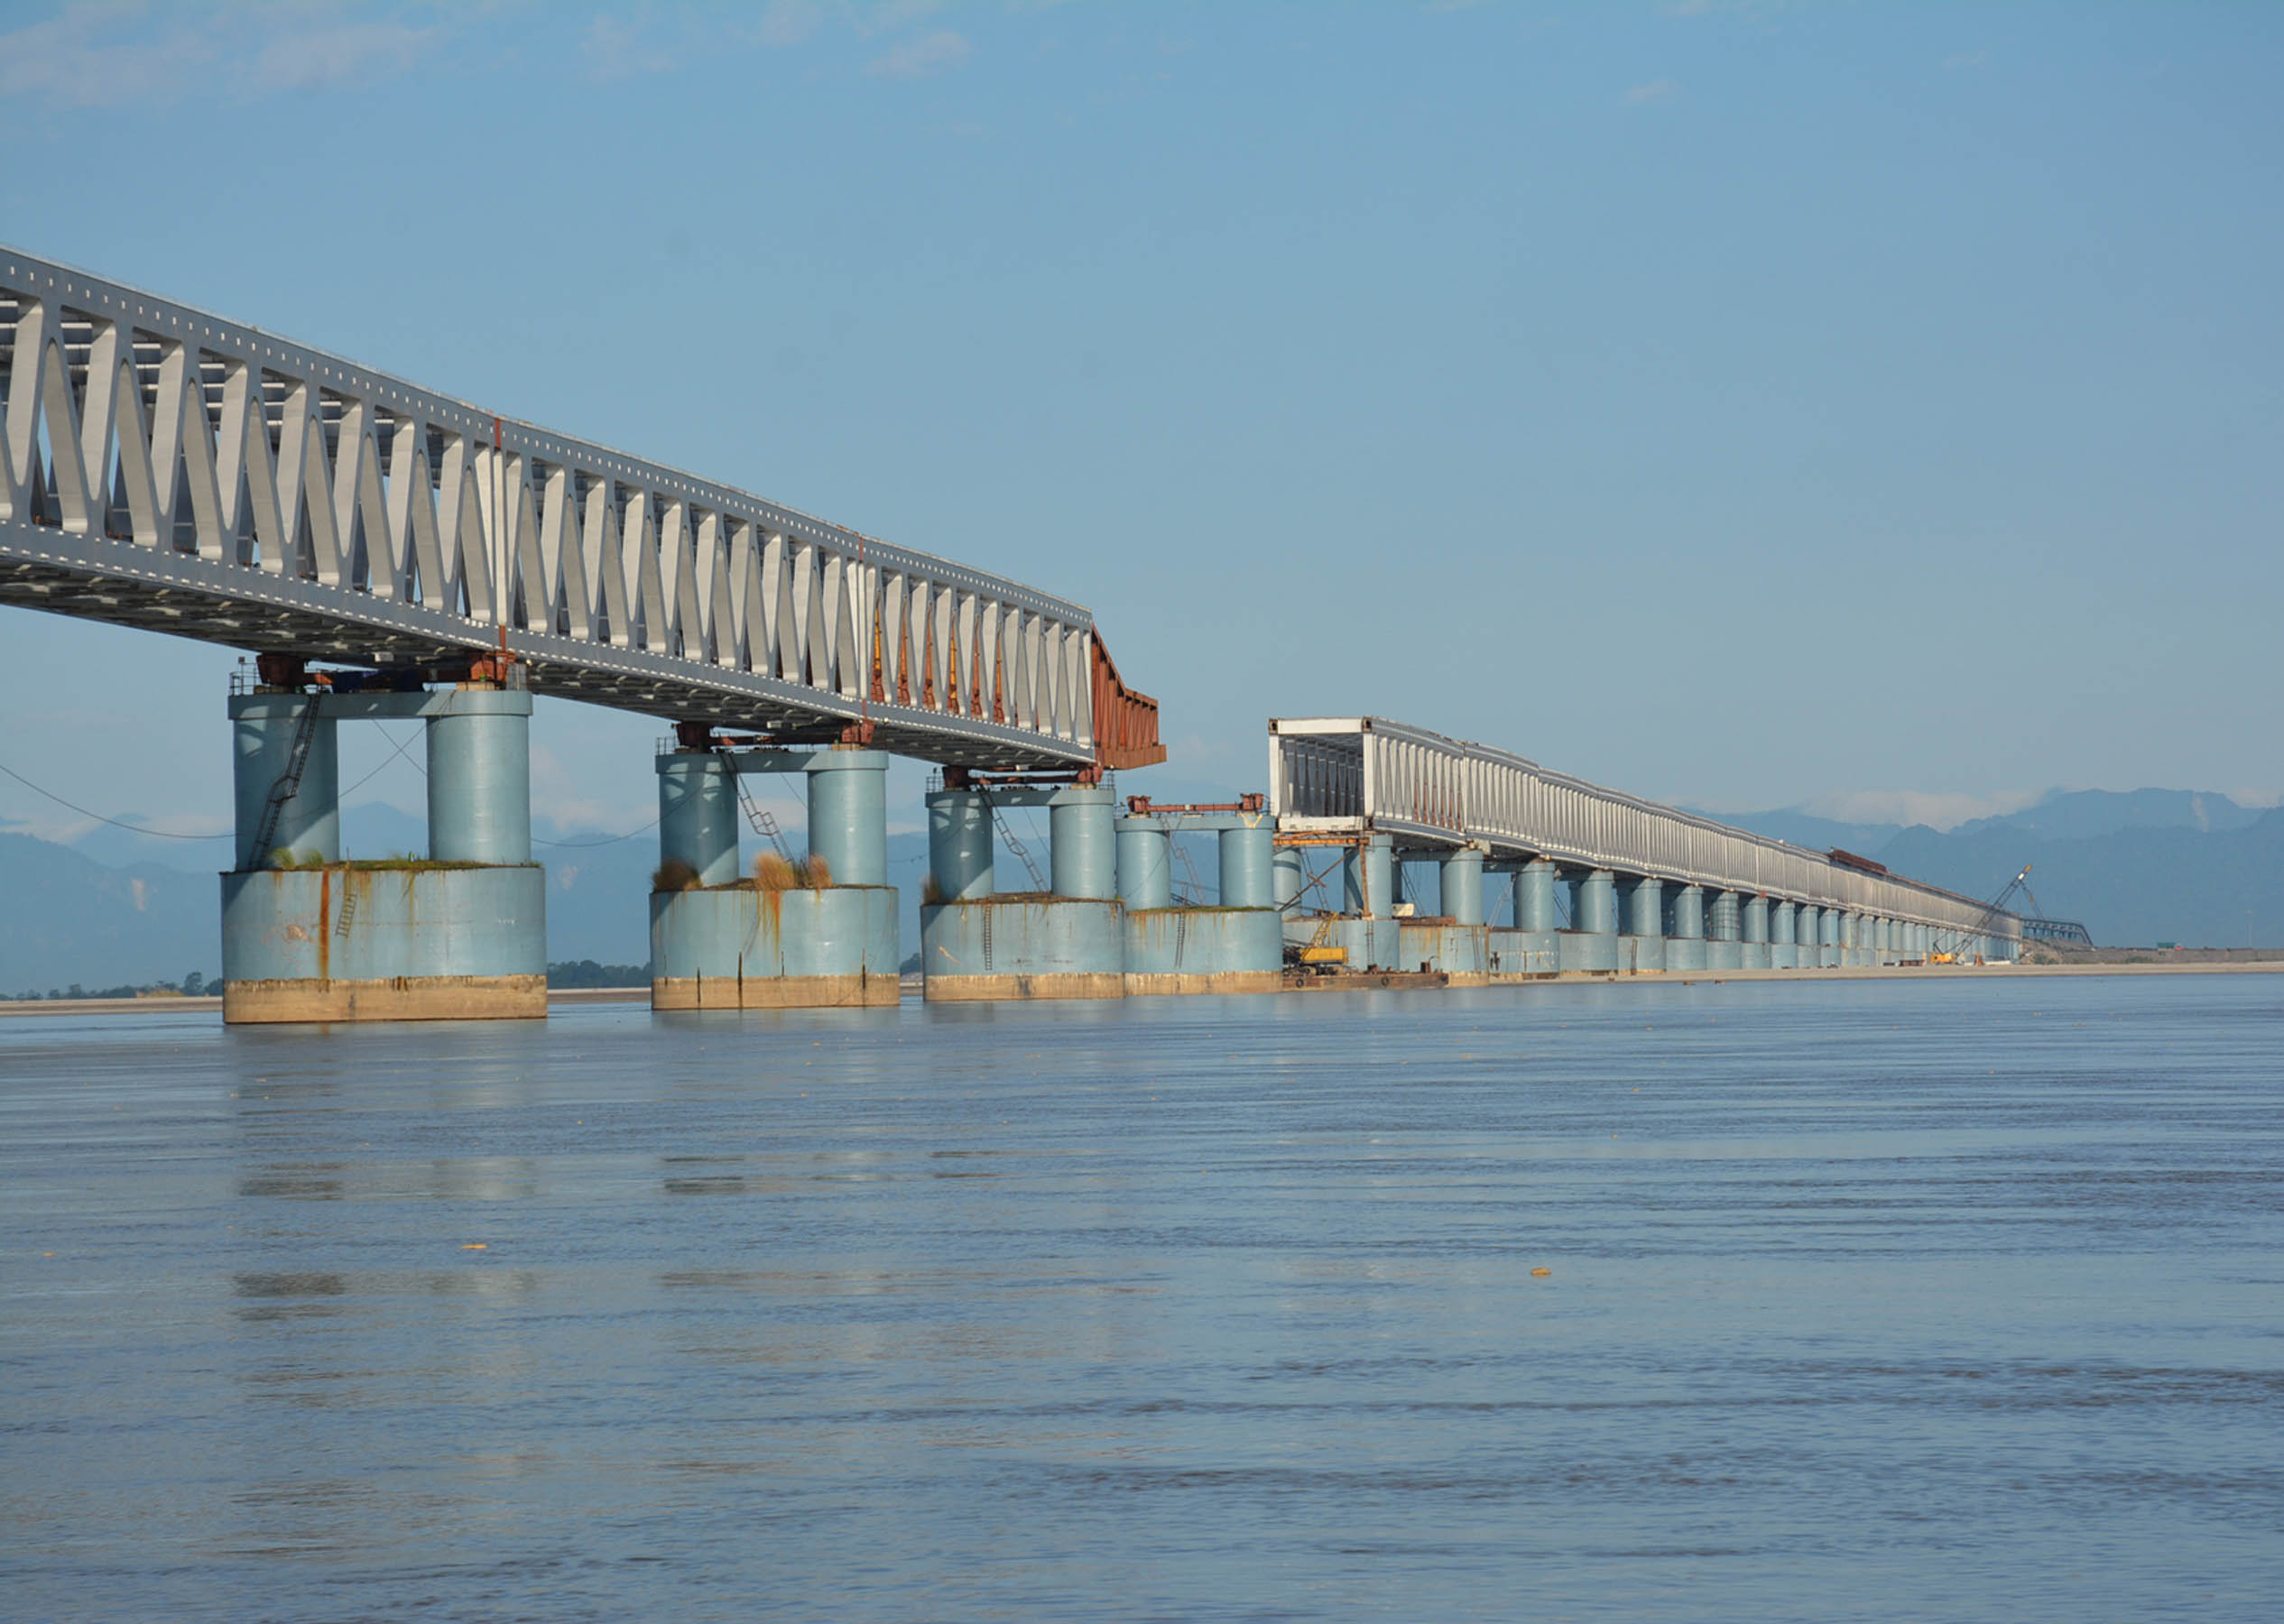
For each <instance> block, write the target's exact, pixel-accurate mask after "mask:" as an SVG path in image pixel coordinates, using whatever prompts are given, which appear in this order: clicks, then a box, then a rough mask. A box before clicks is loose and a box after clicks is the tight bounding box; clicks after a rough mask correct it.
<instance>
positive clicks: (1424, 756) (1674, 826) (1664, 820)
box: [1269, 716, 2023, 969]
mask: <svg viewBox="0 0 2284 1624" xmlns="http://www.w3.org/2000/svg"><path fill="white" fill-rule="evenodd" d="M1269 730H1270V760H1269V805H1270V809H1271V811H1273V812H1274V813H1275V814H1276V817H1277V827H1278V831H1279V838H1280V839H1281V840H1283V841H1285V842H1286V843H1287V844H1310V843H1315V844H1338V845H1343V846H1347V847H1351V848H1353V849H1354V850H1355V852H1356V853H1357V854H1358V855H1357V857H1356V858H1355V859H1353V860H1352V862H1351V872H1350V875H1349V877H1348V879H1347V880H1346V881H1345V900H1346V901H1347V903H1348V904H1349V905H1350V907H1349V911H1352V912H1355V913H1356V914H1359V915H1362V916H1364V917H1372V916H1375V915H1388V914H1389V913H1390V912H1391V909H1392V906H1394V905H1396V904H1398V903H1400V902H1401V898H1399V897H1398V896H1397V895H1396V891H1397V888H1398V886H1399V885H1400V883H1401V881H1400V876H1401V867H1400V866H1398V865H1399V864H1400V863H1401V861H1402V860H1403V858H1404V857H1407V856H1409V857H1413V858H1426V859H1430V860H1434V861H1438V862H1439V863H1441V864H1442V876H1443V886H1442V890H1443V893H1444V894H1443V896H1442V897H1440V898H1439V906H1440V907H1441V908H1442V909H1443V912H1444V914H1445V915H1447V916H1449V917H1450V918H1452V919H1453V920H1454V922H1455V923H1456V924H1458V925H1461V926H1475V925H1480V924H1481V923H1482V915H1481V912H1480V911H1479V910H1480V908H1481V892H1480V881H1481V876H1482V873H1483V872H1484V869H1485V868H1486V867H1489V868H1492V869H1494V870H1495V869H1498V868H1507V869H1510V870H1512V871H1513V872H1514V874H1515V888H1514V897H1515V909H1514V920H1513V924H1514V927H1515V928H1516V929H1517V930H1519V931H1523V932H1531V933H1549V932H1552V931H1554V929H1555V926H1556V920H1555V918H1553V917H1552V910H1553V881H1554V880H1555V878H1556V877H1557V876H1558V875H1560V874H1567V875H1571V876H1574V877H1576V881H1577V895H1576V896H1575V898H1574V904H1573V907H1572V909H1571V921H1570V928H1571V930H1573V931H1577V932H1585V933H1588V934H1601V935H1608V936H1610V937H1613V938H1615V937H1619V936H1622V935H1623V936H1626V937H1633V938H1635V939H1636V942H1637V946H1636V947H1635V948H1634V949H1633V951H1634V952H1635V953H1636V954H1637V955H1648V954H1654V955H1656V964H1655V966H1654V967H1656V968H1660V969H1663V968H1668V967H1671V968H1690V969H1695V968H1704V967H1710V968H1724V967H1727V968H1785V967H1788V964H1786V963H1785V962H1781V961H1784V960H1786V957H1787V955H1785V954H1783V953H1778V954H1776V955H1774V956H1773V958H1770V957H1765V956H1762V955H1754V954H1752V953H1750V952H1742V953H1738V954H1736V955H1729V954H1725V953H1724V952H1723V951H1722V947H1723V946H1724V945H1736V946H1744V947H1748V948H1749V947H1751V946H1754V945H1759V946H1762V947H1763V950H1764V954H1765V952H1766V948H1767V946H1768V945H1769V944H1771V943H1775V944H1777V945H1779V946H1789V947H1790V948H1791V949H1792V954H1791V955H1790V959H1789V964H1790V967H1803V966H1806V965H1822V964H1881V963H1889V962H1900V961H1902V960H1904V959H1906V958H1907V957H1908V958H1910V959H1923V958H1925V957H1928V956H1930V955H1936V954H1941V955H1946V956H1957V955H1974V956H1978V957H1992V958H2011V957H2012V956H2014V954H2015V951H2016V950H2017V947H2018V946H2019V944H2020V939H2021V937H2022V934H2023V930H2022V921H2021V920H2020V918H2018V917H2017V916H2015V915H2013V914H2011V913H2009V912H2007V911H2005V910H2004V909H2000V908H1996V907H1993V905H1991V904H1989V903H1985V902H1981V901H1978V900H1975V899H1974V898H1972V897H1963V896H1960V895H1958V894H1957V893H1956V892H1952V891H1947V890H1942V889H1940V888H1939V887H1937V886H1932V885H1926V884H1922V883H1920V882H1919V881H1914V880H1908V879H1905V878H1903V877H1902V876H1900V875H1897V874H1891V873H1889V872H1887V870H1886V869H1884V868H1883V867H1882V866H1881V865H1880V864H1878V863H1873V862H1870V861H1869V860H1867V859H1864V858H1861V857H1853V856H1851V855H1850V854H1846V853H1845V852H1816V851H1809V850H1807V849H1804V848H1802V847H1799V846H1795V845H1790V844H1786V843H1785V842H1783V841H1780V840H1772V839H1770V838H1769V837H1768V836H1766V835H1755V834H1753V833H1752V832H1751V831H1749V830H1745V829H1739V828H1734V827H1731V826H1728V825H1725V824H1722V823H1718V822H1716V821H1715V820H1714V819H1712V818H1708V817H1698V816H1697V815H1696V814H1694V813H1689V812H1684V811H1681V810H1679V809H1678V808H1677V807H1665V806H1660V805H1659V804H1657V803H1656V802H1654V801H1648V800H1643V799H1642V798H1640V797H1638V796H1632V795H1628V794H1626V793H1624V792H1623V791H1622V790H1616V789H1604V788H1603V787H1602V786H1600V785H1597V784H1591V783H1588V782H1586V780H1583V779H1577V778H1573V777H1570V776H1569V775H1568V774H1567V773H1561V772H1556V771H1553V770H1549V769H1548V768H1545V767H1541V766H1540V765H1539V764H1538V763H1537V762H1535V761H1530V760H1527V759H1525V758H1524V757H1522V756H1519V755H1513V754H1511V753H1509V752H1506V751H1503V750H1495V749H1493V748H1491V747H1489V746H1487V745H1483V744H1476V743H1466V742H1463V741H1460V740H1457V739H1451V738H1447V737H1445V736H1444V735H1443V734H1438V733H1432V732H1429V730H1428V729H1426V728H1421V727H1412V726H1409V725H1406V724H1402V723H1399V722H1391V721H1388V720H1385V719H1383V718H1381V717H1376V716H1350V717H1283V718H1279V719H1276V720H1273V721H1271V723H1270V724H1269ZM1375 851H1376V852H1377V853H1379V854H1380V855H1379V856H1378V858H1377V860H1376V861H1374V860H1373V853H1374V852H1375ZM1596 876H1598V877H1599V880H1598V881H1597V880H1596V878H1595V877H1596ZM1621 883H1623V885H1624V887H1625V890H1626V897H1625V901H1626V905H1627V906H1626V910H1625V918H1624V919H1623V926H1624V929H1623V931H1621V930H1620V929H1619V925H1620V923H1621V921H1620V920H1619V919H1618V918H1617V917H1616V901H1617V896H1616V892H1617V888H1618V886H1619V885H1620V884H1621ZM1605 906H1606V907H1607V909H1608V914H1607V926H1606V928H1604V925H1603V921H1602V919H1601V918H1598V917H1597V916H1600V915H1602V914H1603V912H1604V907H1605ZM1772 914H1773V915H1774V921H1773V922H1772V919H1771V915H1772ZM1786 923H1789V924H1791V925H1792V927H1793V928H1794V932H1795V934H1792V935H1789V936H1788V935H1786V934H1785V933H1784V931H1783V930H1782V928H1781V926H1782V925H1784V924H1786ZM1772 933H1773V934H1772ZM1646 944H1656V946H1654V947H1651V946H1645V945H1646ZM1559 948H1560V945H1552V946H1546V947H1545V948H1544V949H1543V951H1544V952H1545V953H1547V954H1550V955H1557V954H1558V952H1559ZM1366 951H1372V949H1366ZM1530 951H1540V949H1537V948H1532V949H1530ZM1611 951H1612V952H1613V953H1615V952H1616V951H1617V944H1616V943H1615V941H1613V943H1612V945H1611ZM1803 954H1807V955H1810V956H1807V957H1802V956H1801V955H1803ZM1378 962H1381V963H1395V962H1400V961H1399V960H1396V959H1392V958H1388V959H1381V960H1379V961H1378ZM1554 962H1555V961H1554V960H1551V959H1550V960H1549V964H1552V963H1554ZM1563 967H1572V966H1568V965H1565V966H1563ZM1577 967H1591V968H1597V969H1598V968H1601V967H1602V966H1601V965H1600V964H1595V965H1592V966H1583V965H1582V966H1577ZM1628 967H1641V968H1646V967H1651V966H1650V965H1648V964H1645V963H1643V961H1642V960H1641V957H1640V956H1637V959H1636V961H1635V964H1633V965H1630V966H1628Z"/></svg>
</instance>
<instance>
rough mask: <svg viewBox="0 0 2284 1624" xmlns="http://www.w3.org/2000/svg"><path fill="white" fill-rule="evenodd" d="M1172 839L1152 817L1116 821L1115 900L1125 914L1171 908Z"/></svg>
mask: <svg viewBox="0 0 2284 1624" xmlns="http://www.w3.org/2000/svg"><path fill="white" fill-rule="evenodd" d="M1171 838H1172V837H1171V836H1170V835H1168V834H1167V832H1166V826H1165V825H1164V824H1161V823H1160V822H1159V821H1158V820H1157V819H1156V818H1154V817H1122V818H1120V819H1119V820H1118V900H1120V901H1121V902H1124V904H1125V905H1126V911H1127V912H1128V913H1140V912H1142V911H1144V910H1146V909H1157V908H1171V907H1172V906H1173V905H1174V868H1173V862H1172V857H1173V852H1172V845H1171Z"/></svg>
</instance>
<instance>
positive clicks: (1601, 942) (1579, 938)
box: [1558, 869, 1618, 975]
mask: <svg viewBox="0 0 2284 1624" xmlns="http://www.w3.org/2000/svg"><path fill="white" fill-rule="evenodd" d="M1568 878H1569V881H1570V928H1569V929H1567V930H1566V931H1563V932H1561V933H1560V942H1559V944H1558V952H1559V954H1560V955H1561V957H1560V962H1561V965H1562V968H1563V969H1564V970H1565V971H1566V972H1578V973H1586V974H1590V975H1615V974H1616V973H1618V884H1617V878H1616V876H1615V875H1614V874H1612V873H1611V872H1610V871H1609V870H1607V869H1579V870H1576V871H1574V872H1572V873H1571V874H1570V875H1569V876H1568Z"/></svg>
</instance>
